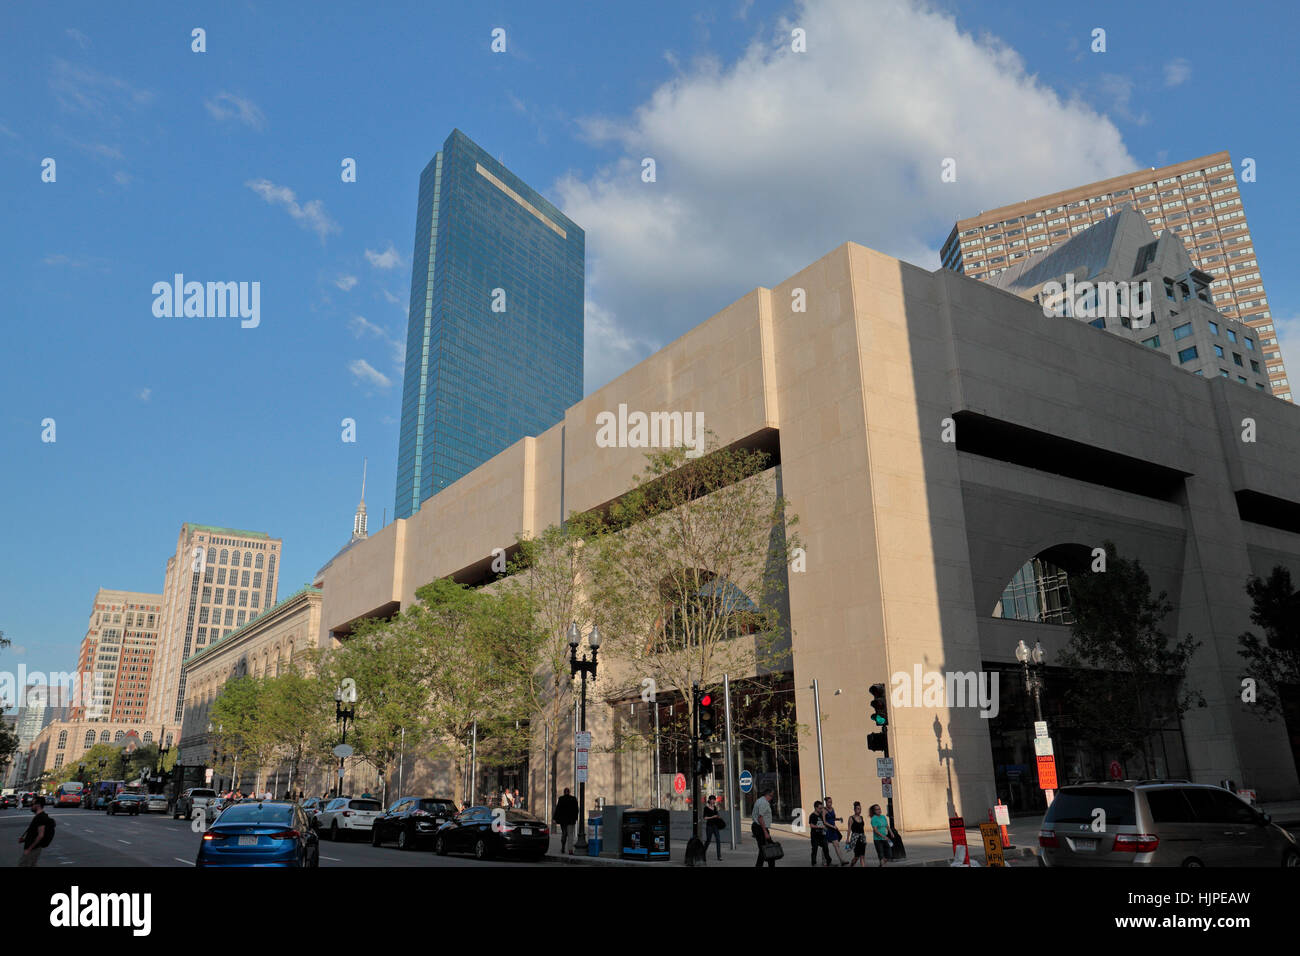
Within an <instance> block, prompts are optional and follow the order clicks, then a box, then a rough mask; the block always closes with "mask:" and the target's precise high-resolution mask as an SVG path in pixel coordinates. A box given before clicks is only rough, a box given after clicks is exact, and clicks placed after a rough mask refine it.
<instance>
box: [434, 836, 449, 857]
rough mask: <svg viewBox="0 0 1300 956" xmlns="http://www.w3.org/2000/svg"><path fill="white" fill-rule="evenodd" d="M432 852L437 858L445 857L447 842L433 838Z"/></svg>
mask: <svg viewBox="0 0 1300 956" xmlns="http://www.w3.org/2000/svg"><path fill="white" fill-rule="evenodd" d="M433 852H434V853H436V854H438V856H446V855H447V841H446V840H444V839H443V838H442V837H435V838H434V841H433Z"/></svg>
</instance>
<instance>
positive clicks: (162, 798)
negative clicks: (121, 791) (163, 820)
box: [145, 793, 168, 813]
mask: <svg viewBox="0 0 1300 956" xmlns="http://www.w3.org/2000/svg"><path fill="white" fill-rule="evenodd" d="M167 805H168V800H167V794H165V793H151V794H149V797H148V799H147V800H145V811H146V812H147V813H166V812H167Z"/></svg>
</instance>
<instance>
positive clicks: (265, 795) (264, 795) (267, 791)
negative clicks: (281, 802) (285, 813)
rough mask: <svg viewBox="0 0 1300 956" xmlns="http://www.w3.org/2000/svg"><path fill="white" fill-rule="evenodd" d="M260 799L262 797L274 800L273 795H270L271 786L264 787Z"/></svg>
mask: <svg viewBox="0 0 1300 956" xmlns="http://www.w3.org/2000/svg"><path fill="white" fill-rule="evenodd" d="M262 799H263V800H274V799H275V797H273V796H271V788H270V787H267V788H266V793H265V794H263V795H262Z"/></svg>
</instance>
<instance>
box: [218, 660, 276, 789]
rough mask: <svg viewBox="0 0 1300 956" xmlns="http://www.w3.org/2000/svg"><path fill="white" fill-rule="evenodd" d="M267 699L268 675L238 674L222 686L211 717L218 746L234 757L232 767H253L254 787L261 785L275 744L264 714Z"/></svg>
mask: <svg viewBox="0 0 1300 956" xmlns="http://www.w3.org/2000/svg"><path fill="white" fill-rule="evenodd" d="M266 699H267V695H266V679H265V678H261V677H252V676H250V675H244V676H242V677H236V678H233V679H231V680H228V681H226V683H225V686H223V687H222V688H221V693H220V694H219V695H218V696H217V699H216V700H214V701H213V702H212V710H211V711H210V712H209V717H208V720H209V721H210V723H211V724H212V728H213V733H212V736H213V738H214V739H215V740H216V741H217V743H218V747H219V749H221V750H222V751H224V752H225V753H226V754H227V755H229V756H230V757H231V758H232V760H231V767H232V770H233V767H234V765H235V763H237V762H242V763H243V764H244V767H245V769H246V770H247V769H249V768H251V769H252V770H253V776H254V784H253V785H254V789H257V788H258V786H259V785H260V784H261V773H262V769H263V767H265V766H266V763H267V760H268V759H269V758H270V756H271V753H272V750H273V748H274V745H275V741H274V739H273V736H272V734H271V729H270V725H269V723H268V722H267V720H266V717H265V709H266ZM240 777H241V778H242V777H243V773H241V774H240ZM236 782H237V781H236Z"/></svg>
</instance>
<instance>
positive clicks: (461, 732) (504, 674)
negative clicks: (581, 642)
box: [394, 580, 542, 801]
mask: <svg viewBox="0 0 1300 956" xmlns="http://www.w3.org/2000/svg"><path fill="white" fill-rule="evenodd" d="M415 593H416V597H417V598H418V599H419V600H418V602H417V603H416V604H415V605H413V606H412V607H411V608H410V609H409V610H407V611H403V612H402V615H401V617H400V618H399V619H398V620H397V621H395V622H394V631H395V633H397V634H398V635H400V636H401V639H402V640H403V641H405V642H409V643H410V644H411V645H412V646H413V647H415V648H418V650H419V654H420V656H421V658H422V660H423V666H422V668H421V673H422V675H423V676H424V680H425V687H426V688H427V692H428V696H427V708H428V709H427V714H428V725H427V726H428V736H427V738H426V740H425V745H426V747H427V749H428V752H429V754H430V756H433V757H442V758H445V759H447V760H449V761H450V763H451V765H452V769H453V773H452V781H453V788H454V790H455V798H456V800H457V801H460V800H461V799H463V797H464V784H463V777H464V770H465V768H466V766H467V764H468V760H469V746H470V733H471V731H472V729H473V728H474V727H475V726H476V725H477V726H478V727H479V728H480V729H482V730H484V731H485V736H489V735H490V736H491V737H492V739H494V741H495V744H496V748H497V753H496V755H495V759H497V760H499V761H503V762H504V761H509V760H514V759H517V757H518V754H519V753H521V752H522V751H523V749H524V748H525V747H526V746H527V733H528V732H527V729H526V728H525V727H524V726H523V725H524V723H525V722H526V721H527V720H528V719H529V717H530V716H531V713H530V711H529V710H528V705H529V687H530V683H531V680H532V676H533V673H534V671H535V669H536V665H537V660H538V654H539V647H540V644H541V640H542V638H541V634H540V632H539V630H538V628H537V626H536V622H535V616H534V615H535V611H534V608H533V607H532V605H531V604H530V603H529V601H528V599H527V597H526V596H525V595H523V594H521V593H519V592H516V591H511V590H503V591H501V592H500V593H488V592H486V591H484V590H477V591H476V590H471V589H469V588H467V587H465V586H463V585H460V584H457V583H456V582H454V581H450V580H438V581H433V582H432V583H430V584H426V585H425V586H424V587H422V588H420V589H419V590H417V591H416V592H415ZM516 721H518V722H519V724H520V729H518V730H516V729H515V728H514V724H515V722H516ZM485 758H486V759H487V760H489V761H491V760H492V759H493V754H492V753H490V752H489V753H487V754H485Z"/></svg>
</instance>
